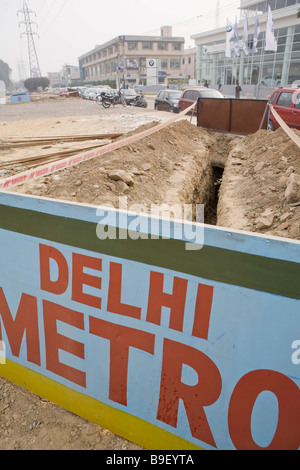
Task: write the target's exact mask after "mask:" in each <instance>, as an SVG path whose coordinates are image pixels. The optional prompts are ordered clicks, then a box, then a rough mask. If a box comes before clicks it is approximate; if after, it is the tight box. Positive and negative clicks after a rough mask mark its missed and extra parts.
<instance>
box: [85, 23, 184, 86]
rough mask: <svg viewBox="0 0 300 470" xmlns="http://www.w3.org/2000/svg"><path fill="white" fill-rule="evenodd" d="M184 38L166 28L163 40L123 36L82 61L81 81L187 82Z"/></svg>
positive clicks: (154, 37) (94, 51) (133, 83)
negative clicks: (182, 80)
mask: <svg viewBox="0 0 300 470" xmlns="http://www.w3.org/2000/svg"><path fill="white" fill-rule="evenodd" d="M183 55H184V38H183V37H173V36H172V27H170V26H163V27H162V28H161V35H160V36H119V37H117V38H114V39H112V40H111V41H109V42H107V43H105V44H103V45H101V46H96V47H95V48H94V49H93V50H91V51H90V52H87V53H86V54H84V55H82V56H81V57H79V59H78V60H79V68H80V74H81V79H83V80H86V81H89V82H91V81H105V80H116V83H117V86H120V84H121V83H123V82H125V84H126V85H127V84H128V85H130V86H133V85H135V84H137V85H157V84H168V83H170V82H172V80H173V81H174V80H180V79H183V78H184V77H183V73H182V57H183Z"/></svg>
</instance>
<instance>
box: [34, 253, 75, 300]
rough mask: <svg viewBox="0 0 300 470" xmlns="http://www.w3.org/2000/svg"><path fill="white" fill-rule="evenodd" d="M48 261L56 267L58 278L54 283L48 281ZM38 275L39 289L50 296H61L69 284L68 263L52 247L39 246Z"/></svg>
mask: <svg viewBox="0 0 300 470" xmlns="http://www.w3.org/2000/svg"><path fill="white" fill-rule="evenodd" d="M50 259H52V260H54V261H55V262H56V264H57V267H58V277H57V279H56V280H55V281H53V280H51V279H50ZM40 274H41V289H42V290H44V291H46V292H51V293H52V294H56V295H61V294H63V293H64V292H65V291H66V290H67V288H68V283H69V269H68V263H67V261H66V259H65V257H64V256H63V254H62V253H61V252H60V251H59V250H57V249H56V248H54V247H53V246H47V245H40Z"/></svg>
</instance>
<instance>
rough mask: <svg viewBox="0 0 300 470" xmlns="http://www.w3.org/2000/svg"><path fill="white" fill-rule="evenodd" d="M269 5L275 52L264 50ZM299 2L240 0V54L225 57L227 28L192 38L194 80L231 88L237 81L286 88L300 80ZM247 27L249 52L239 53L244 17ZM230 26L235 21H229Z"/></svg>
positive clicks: (244, 83) (243, 83)
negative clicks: (194, 48)
mask: <svg viewBox="0 0 300 470" xmlns="http://www.w3.org/2000/svg"><path fill="white" fill-rule="evenodd" d="M268 6H270V7H271V11H272V17H273V24H274V34H275V38H276V40H277V51H276V52H269V51H268V52H267V51H265V36H266V22H267V12H268ZM299 9H300V0H269V1H257V0H241V1H240V7H239V10H240V15H239V21H238V36H239V43H240V55H239V56H236V55H235V53H234V51H233V39H232V40H231V47H232V50H231V57H225V43H226V28H225V27H223V28H219V29H215V30H212V31H207V32H204V33H200V34H196V35H193V36H192V38H193V39H194V40H195V45H196V78H197V80H198V81H201V82H203V81H204V80H208V83H209V84H210V85H211V86H214V87H216V86H217V85H218V84H219V83H221V84H222V85H225V86H226V85H233V84H235V83H236V81H239V83H240V84H241V85H244V88H246V86H247V85H252V86H256V85H262V86H266V85H268V86H273V87H274V86H276V85H281V86H285V85H287V84H292V83H293V82H294V81H295V80H300V19H299V18H297V11H298V10H299ZM256 11H257V12H258V19H259V26H260V34H259V36H258V44H257V52H256V53H254V52H253V37H254V24H255V19H256ZM246 16H247V17H248V24H249V35H248V44H249V53H248V55H246V54H245V53H244V52H243V50H242V36H243V31H244V22H245V17H246ZM229 19H230V21H231V22H232V23H234V22H235V18H229Z"/></svg>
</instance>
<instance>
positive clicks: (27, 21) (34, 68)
mask: <svg viewBox="0 0 300 470" xmlns="http://www.w3.org/2000/svg"><path fill="white" fill-rule="evenodd" d="M19 14H21V15H23V18H24V19H23V21H19V28H20V26H21V25H25V31H23V32H22V33H21V37H22V36H23V35H24V34H25V35H26V36H27V45H28V58H29V70H30V78H34V77H40V76H41V70H40V65H39V61H38V56H37V53H36V48H35V43H34V38H33V37H34V35H37V33H35V32H34V31H33V29H32V25H36V26H37V23H36V22H34V21H32V20H31V16H32V15H33V14H34V15H35V12H34V11H32V10H29V9H28V5H27V2H26V0H23V9H22V10H19V11H18V12H17V15H18V16H19ZM35 16H36V15H35Z"/></svg>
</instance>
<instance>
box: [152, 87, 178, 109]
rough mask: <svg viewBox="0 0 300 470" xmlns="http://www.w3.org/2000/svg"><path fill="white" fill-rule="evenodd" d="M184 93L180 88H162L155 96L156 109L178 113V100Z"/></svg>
mask: <svg viewBox="0 0 300 470" xmlns="http://www.w3.org/2000/svg"><path fill="white" fill-rule="evenodd" d="M181 95H182V91H179V90H161V91H160V92H159V93H158V95H157V96H156V98H155V101H154V109H158V110H161V111H170V112H171V113H178V102H179V98H180V97H181Z"/></svg>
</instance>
